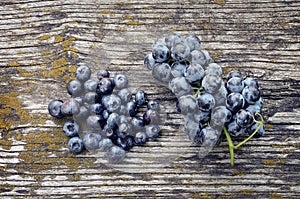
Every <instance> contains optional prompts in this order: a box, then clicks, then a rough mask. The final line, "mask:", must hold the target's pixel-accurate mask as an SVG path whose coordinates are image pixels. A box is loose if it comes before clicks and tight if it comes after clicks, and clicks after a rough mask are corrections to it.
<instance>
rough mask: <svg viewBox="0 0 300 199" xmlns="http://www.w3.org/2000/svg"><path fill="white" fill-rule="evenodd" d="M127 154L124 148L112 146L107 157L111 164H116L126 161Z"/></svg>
mask: <svg viewBox="0 0 300 199" xmlns="http://www.w3.org/2000/svg"><path fill="white" fill-rule="evenodd" d="M125 156H126V152H125V150H124V149H123V148H121V147H118V146H112V147H111V148H109V149H108V151H107V152H106V157H107V159H108V161H109V162H110V163H113V164H116V163H120V162H122V161H123V160H124V158H125Z"/></svg>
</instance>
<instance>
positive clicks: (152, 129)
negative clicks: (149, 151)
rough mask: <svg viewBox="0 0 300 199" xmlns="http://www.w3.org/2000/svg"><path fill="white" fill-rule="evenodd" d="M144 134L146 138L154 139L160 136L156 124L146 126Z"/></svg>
mask: <svg viewBox="0 0 300 199" xmlns="http://www.w3.org/2000/svg"><path fill="white" fill-rule="evenodd" d="M146 134H147V137H148V138H151V139H155V138H157V137H158V136H159V134H160V127H159V126H158V125H156V124H150V125H147V126H146Z"/></svg>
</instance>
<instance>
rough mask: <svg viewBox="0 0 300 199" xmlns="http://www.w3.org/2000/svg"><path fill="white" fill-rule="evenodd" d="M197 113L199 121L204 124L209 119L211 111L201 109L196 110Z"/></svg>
mask: <svg viewBox="0 0 300 199" xmlns="http://www.w3.org/2000/svg"><path fill="white" fill-rule="evenodd" d="M198 114H199V122H201V123H202V124H205V123H207V122H209V121H210V118H211V111H202V110H200V111H199V112H198Z"/></svg>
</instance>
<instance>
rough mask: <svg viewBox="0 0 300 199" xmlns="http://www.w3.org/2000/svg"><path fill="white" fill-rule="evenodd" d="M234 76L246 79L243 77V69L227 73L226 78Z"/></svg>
mask: <svg viewBox="0 0 300 199" xmlns="http://www.w3.org/2000/svg"><path fill="white" fill-rule="evenodd" d="M232 77H238V78H240V79H244V78H243V75H242V73H241V71H238V70H234V71H231V72H229V73H228V74H227V75H226V80H227V81H228V80H229V79H231V78H232Z"/></svg>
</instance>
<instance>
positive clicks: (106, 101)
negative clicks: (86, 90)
mask: <svg viewBox="0 0 300 199" xmlns="http://www.w3.org/2000/svg"><path fill="white" fill-rule="evenodd" d="M102 104H103V105H104V107H106V109H107V110H108V111H110V112H115V111H117V110H118V109H119V108H120V106H121V99H120V97H119V96H117V95H116V94H113V93H112V94H110V95H105V96H103V97H102Z"/></svg>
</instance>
